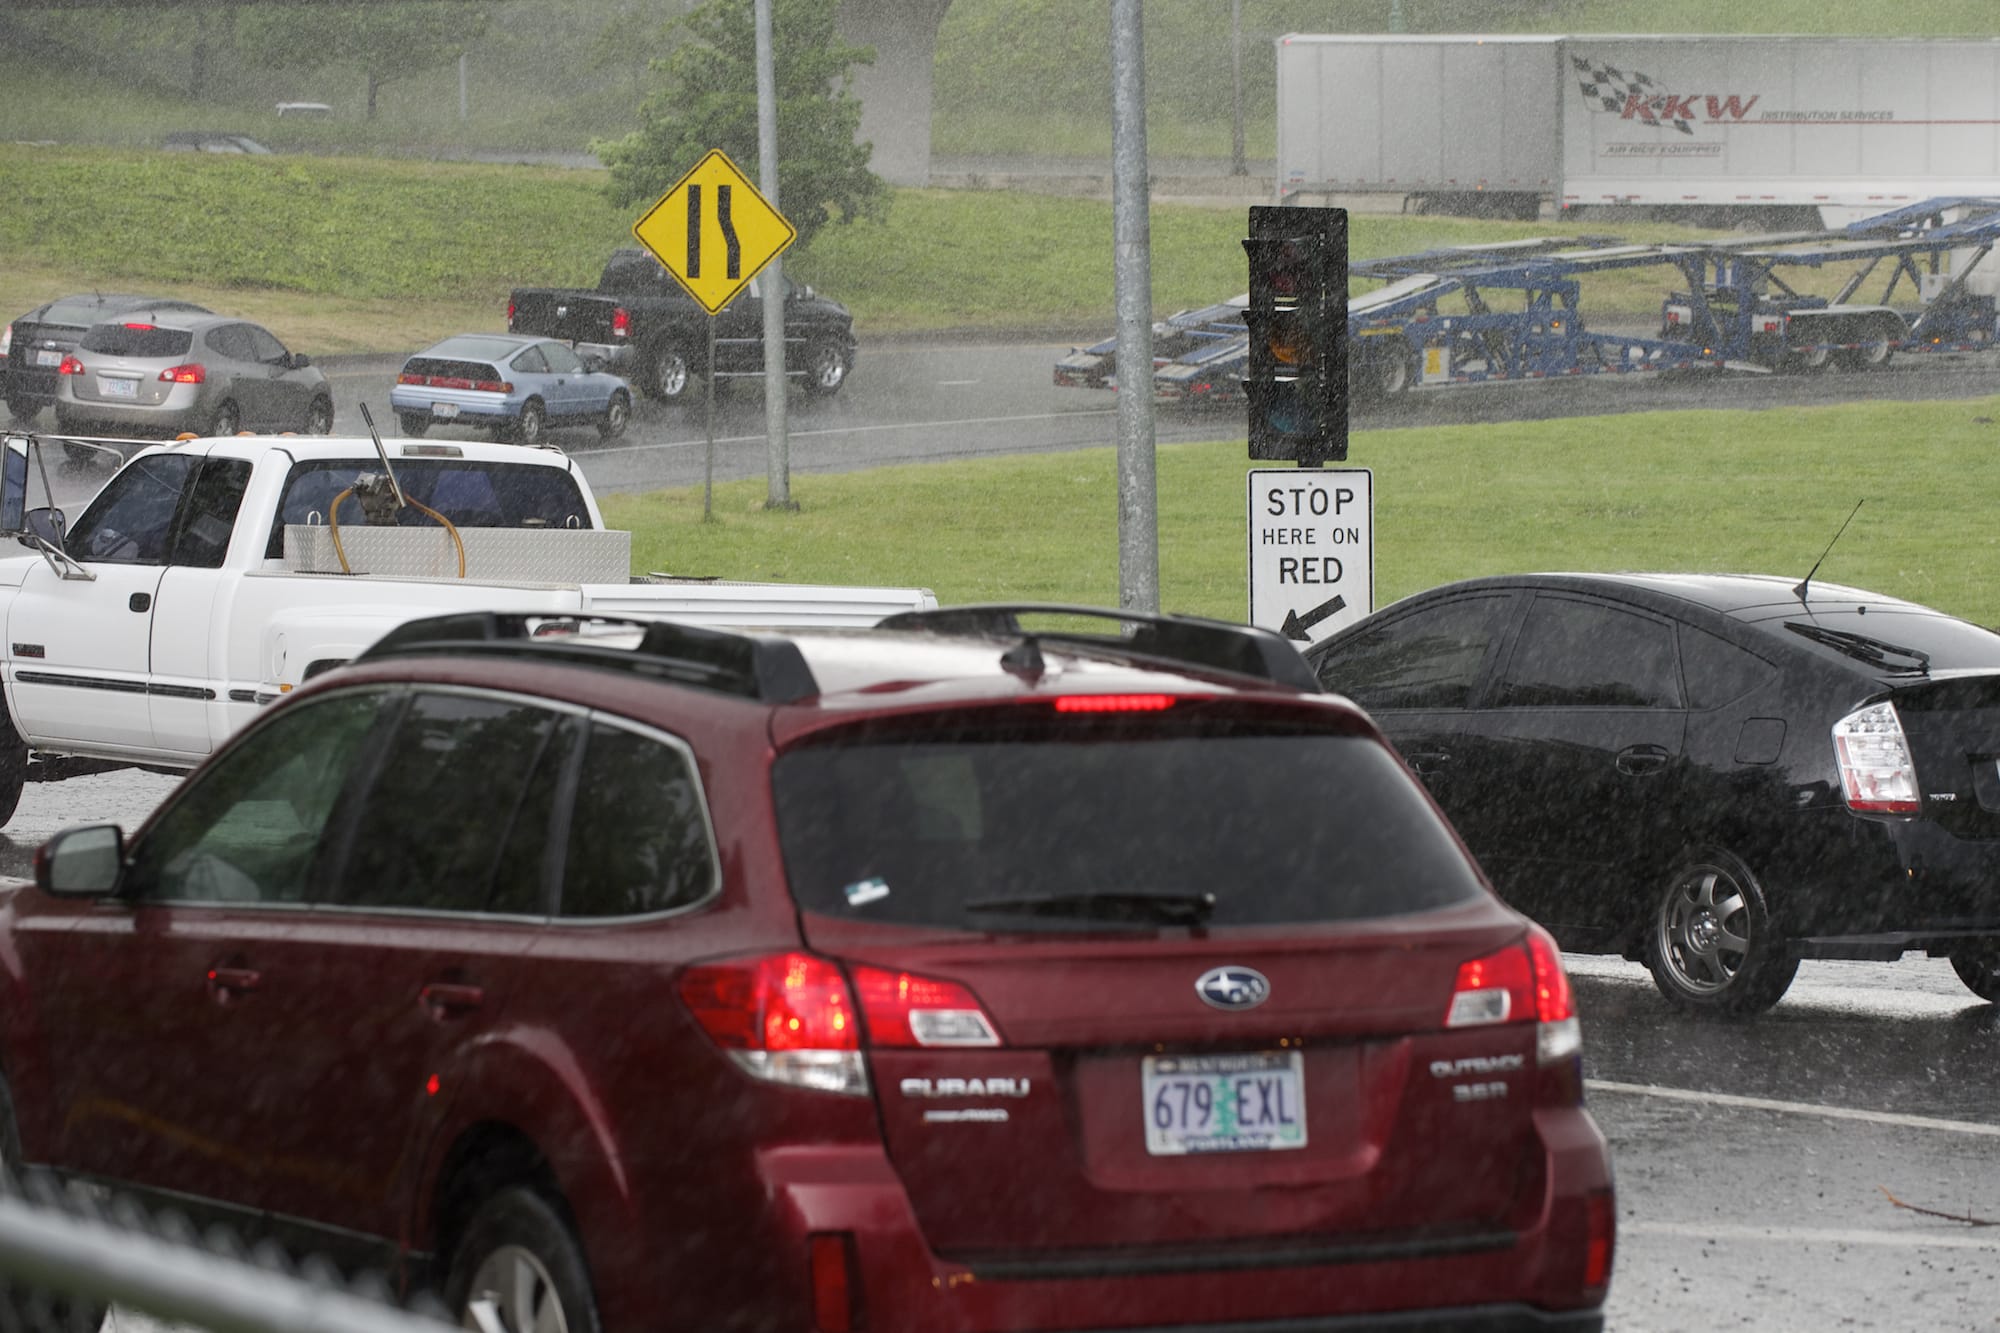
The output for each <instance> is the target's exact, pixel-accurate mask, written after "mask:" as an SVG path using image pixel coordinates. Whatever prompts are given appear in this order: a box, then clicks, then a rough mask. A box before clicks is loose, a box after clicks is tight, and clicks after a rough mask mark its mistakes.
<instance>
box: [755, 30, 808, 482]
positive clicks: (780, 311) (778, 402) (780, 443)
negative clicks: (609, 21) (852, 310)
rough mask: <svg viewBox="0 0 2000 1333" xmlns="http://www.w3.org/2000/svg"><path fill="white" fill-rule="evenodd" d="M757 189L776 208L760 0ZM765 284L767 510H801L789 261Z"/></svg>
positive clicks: (768, 58)
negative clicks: (788, 358) (788, 316)
mask: <svg viewBox="0 0 2000 1333" xmlns="http://www.w3.org/2000/svg"><path fill="white" fill-rule="evenodd" d="M756 25H757V188H758V189H759V190H760V191H762V192H763V195H764V198H765V200H766V201H768V202H769V203H770V205H771V207H772V208H774V209H776V210H778V212H780V213H783V212H784V211H785V208H784V204H783V203H781V202H780V201H779V199H778V78H777V75H776V73H775V72H774V70H773V61H772V55H771V0H757V8H756ZM758 280H759V281H760V282H762V283H763V284H764V434H765V440H766V455H767V460H768V461H767V463H766V467H765V471H766V473H767V474H768V478H769V479H768V481H767V483H766V486H765V494H764V507H765V508H766V509H797V508H798V505H796V504H794V503H793V502H792V456H791V437H790V436H789V435H787V434H786V420H785V414H786V408H787V406H788V404H787V402H786V394H787V393H788V392H789V390H788V388H787V383H786V379H785V260H784V256H783V255H777V256H775V257H773V258H772V260H771V262H770V263H768V264H766V265H765V266H764V271H763V272H762V273H761V274H759V275H758Z"/></svg>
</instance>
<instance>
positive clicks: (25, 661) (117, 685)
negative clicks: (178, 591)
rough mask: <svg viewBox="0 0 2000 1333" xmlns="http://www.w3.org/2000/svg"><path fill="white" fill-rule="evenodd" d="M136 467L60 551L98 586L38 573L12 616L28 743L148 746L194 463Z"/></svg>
mask: <svg viewBox="0 0 2000 1333" xmlns="http://www.w3.org/2000/svg"><path fill="white" fill-rule="evenodd" d="M199 461H200V460H199V459H197V458H195V457H193V456H190V455H187V454H156V455H152V456H150V457H146V458H140V459H135V460H134V461H133V462H131V463H130V464H128V465H126V467H125V468H124V469H123V470H121V471H120V472H119V473H118V474H117V475H116V476H114V477H112V478H111V480H110V481H108V482H106V483H105V484H104V489H103V490H101V491H99V492H98V493H97V496H96V498H95V499H93V500H92V501H91V502H90V504H89V506H88V507H87V508H86V509H85V510H84V511H83V515H82V516H81V517H80V518H78V519H77V521H76V522H75V523H74V524H73V525H71V527H70V531H69V534H68V536H67V538H66V539H65V540H64V543H63V545H64V547H65V549H66V550H68V552H69V553H70V555H71V556H72V557H74V558H75V559H76V560H77V561H79V562H80V563H81V564H82V566H83V568H84V569H86V570H88V571H89V572H90V573H91V574H92V575H94V576H95V577H94V578H92V579H88V580H86V579H65V578H62V577H60V576H59V575H58V574H57V573H56V571H55V570H54V569H53V568H51V567H50V566H49V565H48V564H46V563H44V564H41V565H37V566H35V567H33V568H32V569H31V570H30V572H29V574H28V576H27V577H26V578H25V579H24V580H23V581H22V584H21V591H20V593H19V594H18V595H17V596H16V597H15V599H14V604H13V607H12V609H11V610H10V611H9V612H8V615H7V643H8V649H9V651H8V655H7V663H8V669H9V671H10V673H11V675H12V685H13V694H12V703H13V711H14V721H15V725H16V726H17V727H19V729H20V731H21V734H22V736H23V737H25V738H26V739H27V741H28V743H29V744H30V745H46V744H56V743H59V744H61V745H62V746H63V747H64V748H66V749H72V750H74V751H77V752H79V753H89V752H90V751H91V750H93V749H95V748H99V747H101V748H103V749H105V750H107V751H109V752H112V753H119V752H124V751H129V750H151V749H152V748H153V719H152V707H151V702H150V694H149V691H150V688H151V685H152V636H153V610H154V601H155V599H156V598H157V596H158V594H159V590H160V579H161V576H162V575H163V574H164V573H165V571H166V564H167V555H168V551H169V548H170V545H171V542H172V539H173V533H174V519H175V515H176V514H177V513H178V512H179V510H180V502H181V495H182V492H183V490H184V489H185V487H186V484H187V481H188V478H189V477H190V476H191V475H192V474H193V471H194V465H195V464H196V463H197V462H199Z"/></svg>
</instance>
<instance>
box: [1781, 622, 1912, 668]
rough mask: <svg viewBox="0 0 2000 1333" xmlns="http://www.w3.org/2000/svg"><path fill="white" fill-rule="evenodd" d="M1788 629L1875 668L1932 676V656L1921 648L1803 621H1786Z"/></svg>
mask: <svg viewBox="0 0 2000 1333" xmlns="http://www.w3.org/2000/svg"><path fill="white" fill-rule="evenodd" d="M1785 628H1786V629H1788V630H1790V631H1791V632H1792V633H1794V634H1796V635H1798V636H1799V637H1800V638H1804V639H1811V640H1812V641H1813V642H1814V643H1823V644H1825V645H1826V646H1827V647H1829V648H1832V649H1834V650H1835V651H1837V652H1843V653H1846V654H1847V655H1848V656H1849V657H1854V658H1859V659H1860V660H1861V661H1863V662H1869V663H1872V664H1873V665H1875V666H1879V667H1887V668H1889V669H1890V670H1892V671H1902V672H1914V673H1917V674H1920V675H1925V676H1928V675H1929V674H1930V673H1931V655H1930V654H1929V653H1927V652H1924V651H1923V650H1922V649H1920V648H1905V647H1903V646H1902V645H1901V644H1898V643H1889V642H1887V641H1886V640H1883V639H1871V638H1869V637H1868V636H1867V635H1866V634H1853V633H1850V632H1848V631H1847V630H1843V629H1828V628H1826V627H1825V626H1824V625H1808V624H1805V623H1804V622H1802V621H1797V620H1787V621H1786V622H1785ZM1896 658H1901V659H1902V660H1903V662H1904V663H1906V664H1907V665H1903V666H1898V665H1897V664H1896V662H1895V661H1894V660H1893V659H1896Z"/></svg>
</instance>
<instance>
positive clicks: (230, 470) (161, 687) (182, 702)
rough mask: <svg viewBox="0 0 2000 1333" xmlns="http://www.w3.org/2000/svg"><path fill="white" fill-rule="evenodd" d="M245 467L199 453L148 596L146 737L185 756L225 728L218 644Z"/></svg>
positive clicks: (252, 536)
mask: <svg viewBox="0 0 2000 1333" xmlns="http://www.w3.org/2000/svg"><path fill="white" fill-rule="evenodd" d="M250 472H251V464H250V461H249V460H248V459H244V458H206V459H202V460H201V464H200V468H199V469H198V470H197V471H196V473H195V474H194V479H193V481H192V482H191V483H190V484H189V485H188V486H187V488H186V496H187V498H186V499H185V501H183V503H182V505H181V510H180V515H179V517H178V518H177V519H176V520H175V525H176V526H175V531H174V538H173V544H172V546H171V548H170V549H169V551H168V554H167V568H166V569H165V570H164V571H163V576H162V577H161V579H160V587H159V592H158V594H157V595H156V596H155V598H154V600H153V648H152V674H151V680H150V690H149V693H148V700H149V702H150V704H151V712H152V718H153V744H154V746H155V748H157V749H161V750H171V751H173V752H174V753H175V754H180V755H186V756H188V757H189V758H191V759H200V758H205V757H206V756H207V755H208V753H209V751H211V750H213V749H214V748H215V745H216V743H217V742H218V741H220V740H221V739H222V737H223V736H225V735H227V734H228V731H229V722H228V711H229V710H228V707H227V697H226V696H227V690H228V680H227V677H228V675H229V672H228V669H227V667H226V666H225V664H224V658H225V653H224V646H223V645H224V635H225V633H226V627H227V626H228V624H229V621H230V610H231V607H230V603H229V596H228V590H229V589H233V588H234V587H235V586H236V584H237V583H238V580H237V579H236V578H235V576H234V575H233V574H231V573H229V572H228V571H227V570H225V568H224V564H225V560H226V557H227V556H228V554H229V545H230V542H231V541H232V540H233V539H234V538H235V535H236V528H237V523H236V520H237V511H238V510H239V509H241V508H242V506H243V492H244V490H245V489H246V488H248V486H249V485H250ZM266 537H267V534H266V533H265V532H263V531H248V532H245V533H244V535H243V540H244V541H246V542H249V543H252V544H255V543H259V542H262V541H264V540H266Z"/></svg>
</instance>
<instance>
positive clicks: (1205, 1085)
mask: <svg viewBox="0 0 2000 1333" xmlns="http://www.w3.org/2000/svg"><path fill="white" fill-rule="evenodd" d="M1140 1082H1141V1090H1142V1091H1143V1093H1144V1094H1145V1102H1146V1105H1145V1112H1146V1151H1147V1152H1149V1153H1151V1154H1152V1155H1153V1156H1155V1157H1182V1156H1187V1155H1189V1154H1192V1153H1210V1152H1272V1151H1276V1150H1280V1149H1285V1148H1303V1147H1305V1146H1306V1084H1305V1057H1304V1055H1303V1054H1302V1053H1300V1052H1298V1051H1259V1052H1255V1053H1246V1054H1242V1055H1149V1056H1146V1057H1145V1059H1144V1060H1142V1061H1141V1062H1140Z"/></svg>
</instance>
